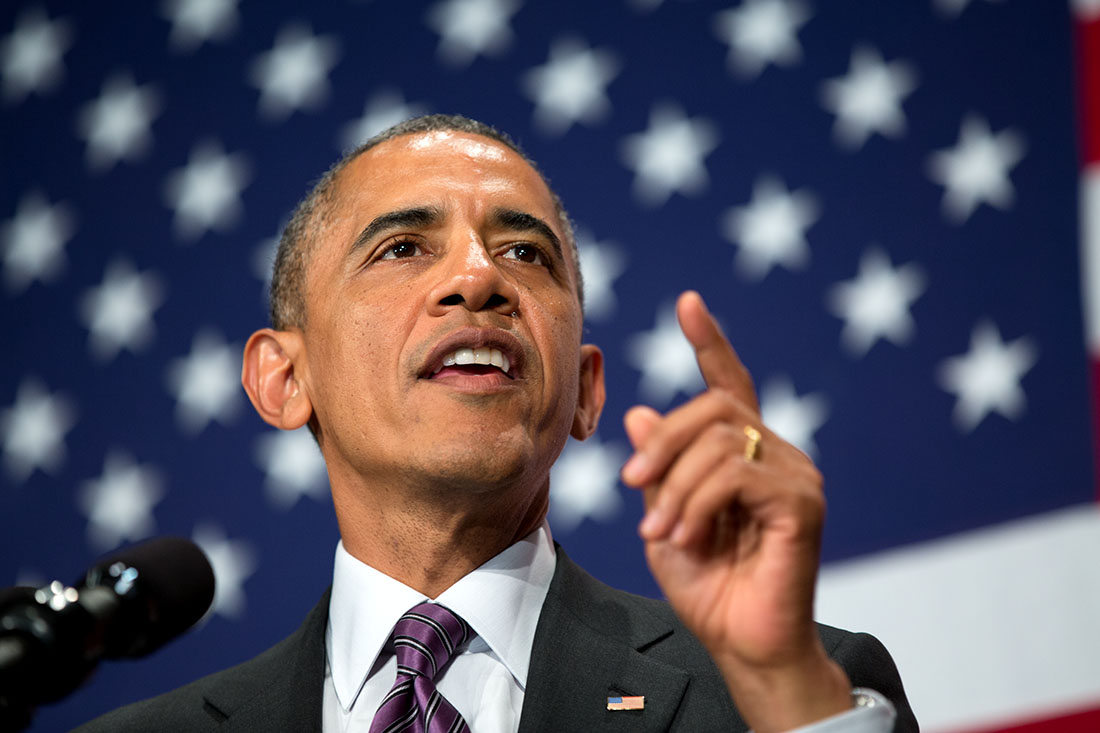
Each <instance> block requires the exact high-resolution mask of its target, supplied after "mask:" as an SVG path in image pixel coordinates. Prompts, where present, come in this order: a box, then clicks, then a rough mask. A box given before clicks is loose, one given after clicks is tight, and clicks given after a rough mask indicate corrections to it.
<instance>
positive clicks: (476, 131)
mask: <svg viewBox="0 0 1100 733" xmlns="http://www.w3.org/2000/svg"><path fill="white" fill-rule="evenodd" d="M440 130H449V131H454V132H465V133H469V134H472V135H480V136H482V137H487V138H489V139H490V140H495V141H496V142H498V143H500V144H501V145H504V146H505V147H507V148H509V149H510V150H512V151H514V152H515V153H516V154H517V155H519V156H520V157H521V158H523V159H524V160H525V161H527V163H528V164H530V166H531V167H532V168H534V169H535V172H536V173H538V174H539V176H540V177H541V178H542V180H543V182H544V183H545V184H546V188H547V189H549V191H550V196H551V197H552V198H553V201H554V208H555V209H556V210H557V214H558V220H559V223H560V224H561V228H562V230H563V231H564V233H565V239H566V242H567V246H568V249H569V252H570V255H571V259H572V263H573V270H574V273H575V274H576V276H577V299H578V301H579V302H580V305H581V310H582V312H583V310H584V283H583V281H582V280H581V266H580V255H579V254H578V253H577V242H576V237H575V235H574V233H573V225H572V223H571V222H570V221H569V214H568V213H566V211H565V207H564V206H563V205H562V203H561V199H560V198H559V197H558V195H557V193H555V192H554V189H553V188H551V187H550V182H549V181H547V180H546V176H544V175H543V174H542V172H541V171H540V170H539V168H538V166H537V165H535V162H534V161H533V160H531V159H530V158H529V157H527V154H526V153H524V152H523V150H521V149H520V147H519V146H518V145H517V144H516V143H515V142H513V141H512V139H511V138H510V137H508V136H507V135H506V134H504V133H503V132H500V131H499V130H497V129H496V128H494V127H491V126H490V125H486V124H485V123H483V122H478V121H477V120H471V119H469V118H468V117H462V116H461V115H442V114H435V115H425V116H423V117H414V118H412V119H409V120H405V121H404V122H400V123H398V124H396V125H394V126H393V127H390V128H388V129H386V130H384V131H382V132H380V133H379V134H377V135H375V136H374V137H372V138H371V139H370V140H367V141H366V142H365V143H363V144H362V145H360V146H359V147H357V148H355V149H353V150H351V151H349V152H347V153H345V154H344V156H343V157H341V158H340V160H338V161H337V162H336V164H335V165H333V166H332V167H331V168H329V169H328V171H327V172H326V173H325V174H324V175H323V176H322V177H321V179H320V180H319V181H318V182H317V185H315V186H314V187H313V190H311V191H310V192H309V194H308V195H306V197H305V198H304V199H302V200H301V202H299V203H298V206H297V207H295V209H294V213H293V214H292V215H291V217H290V221H289V222H288V223H287V225H286V228H285V229H283V235H282V238H281V239H280V240H279V249H278V251H277V252H276V254H275V265H274V268H273V270H272V274H271V291H270V300H271V325H272V326H274V327H275V328H276V329H278V330H280V331H283V330H286V329H288V328H291V327H298V328H304V327H305V324H306V303H305V289H306V288H305V285H306V267H307V265H308V263H309V257H310V253H311V252H312V250H313V247H314V245H315V244H316V242H317V239H318V238H319V237H320V234H321V232H322V230H323V229H324V225H325V221H326V219H328V217H329V216H330V215H331V214H332V212H333V211H334V208H335V206H336V203H337V201H336V179H337V177H338V176H339V175H340V173H341V171H343V170H344V168H346V167H347V165H348V164H349V163H351V161H353V160H355V159H356V158H357V157H359V155H361V154H362V153H364V152H366V151H368V150H370V149H371V148H373V147H375V146H376V145H380V144H381V143H384V142H386V141H387V140H392V139H393V138H395V137H400V136H402V135H413V134H416V133H421V132H436V131H440Z"/></svg>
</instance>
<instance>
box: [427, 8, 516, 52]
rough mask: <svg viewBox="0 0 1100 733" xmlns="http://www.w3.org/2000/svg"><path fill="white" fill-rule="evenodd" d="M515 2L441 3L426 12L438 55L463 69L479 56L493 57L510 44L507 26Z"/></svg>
mask: <svg viewBox="0 0 1100 733" xmlns="http://www.w3.org/2000/svg"><path fill="white" fill-rule="evenodd" d="M519 6H520V3H519V1H518V0H441V1H440V2H438V3H436V4H435V5H433V6H432V7H431V8H429V9H428V16H427V22H428V26H429V27H431V29H432V30H434V31H435V32H436V33H438V34H439V35H440V39H439V55H440V57H442V58H443V60H444V61H446V62H448V63H450V64H453V65H455V66H466V65H468V64H469V63H470V62H471V61H473V60H474V59H475V58H477V57H478V55H479V54H481V55H496V54H499V53H501V52H503V51H504V50H505V49H506V48H508V45H509V44H510V43H511V42H512V28H511V26H510V25H509V23H510V22H511V20H512V16H513V15H515V14H516V12H517V11H519Z"/></svg>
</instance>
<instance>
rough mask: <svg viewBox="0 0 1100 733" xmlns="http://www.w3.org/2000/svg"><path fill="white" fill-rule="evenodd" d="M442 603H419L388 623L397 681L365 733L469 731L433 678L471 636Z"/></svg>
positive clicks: (459, 619) (448, 732)
mask: <svg viewBox="0 0 1100 733" xmlns="http://www.w3.org/2000/svg"><path fill="white" fill-rule="evenodd" d="M474 635H475V634H474V631H473V630H472V629H470V627H469V625H468V624H467V623H466V622H465V621H463V620H462V619H461V618H459V617H458V616H457V615H455V614H454V613H453V612H452V611H451V609H449V608H447V607H446V606H440V605H439V604H438V603H428V602H424V603H420V604H418V605H416V606H413V607H412V608H410V609H409V610H408V611H407V612H406V613H405V615H404V616H402V617H401V618H400V619H398V621H397V624H396V625H395V626H394V627H393V647H394V655H395V656H396V657H397V680H396V681H395V682H394V685H393V688H392V689H391V690H390V692H389V694H388V695H386V697H385V698H384V699H383V700H382V704H381V705H380V706H379V707H378V712H377V713H375V715H374V720H373V721H372V722H371V727H370V733H401V732H403V731H407V732H408V733H469V728H468V727H467V725H466V721H465V720H463V719H462V715H460V714H459V712H458V711H457V710H455V708H454V706H453V705H451V703H450V702H448V701H447V699H446V698H444V697H443V696H442V695H440V694H439V690H437V689H435V678H436V676H437V675H438V674H439V672H440V670H442V669H443V668H444V667H445V666H447V662H449V661H450V659H451V655H453V654H454V652H455V650H456V649H458V647H460V646H462V644H463V643H465V642H466V640H467V639H470V638H472V637H473V636H474Z"/></svg>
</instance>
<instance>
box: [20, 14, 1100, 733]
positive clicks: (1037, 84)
mask: <svg viewBox="0 0 1100 733" xmlns="http://www.w3.org/2000/svg"><path fill="white" fill-rule="evenodd" d="M424 112H458V113H462V114H466V115H469V116H472V117H476V118H478V119H482V120H484V121H487V122H489V123H492V124H494V125H496V126H498V127H500V128H502V129H504V130H505V131H507V132H509V133H510V134H512V135H513V136H514V137H515V138H516V139H517V140H518V141H519V142H520V144H521V145H522V146H523V147H524V148H525V149H526V150H527V151H528V152H529V153H530V154H531V156H532V157H534V159H535V160H537V161H539V162H540V164H541V166H542V167H543V169H544V171H545V173H546V174H547V176H548V177H549V178H550V180H551V182H552V184H553V185H554V187H555V188H556V189H557V191H558V192H559V193H560V194H561V196H562V197H563V199H564V201H565V203H566V206H567V207H568V208H569V210H570V212H571V214H572V216H573V218H574V219H575V221H576V223H577V227H578V232H579V240H580V247H581V257H582V260H583V266H584V269H585V273H586V278H587V281H588V295H587V297H588V338H589V340H591V341H594V342H596V343H598V344H600V345H601V346H602V347H603V348H604V351H605V354H606V356H607V367H608V384H609V401H608V405H607V409H606V411H605V415H604V421H603V423H602V426H601V428H600V430H599V433H598V435H597V436H596V437H594V438H593V439H592V440H590V441H588V442H586V443H583V444H576V443H571V444H570V445H568V446H567V447H566V450H565V453H564V454H563V456H562V458H561V459H560V460H559V462H558V464H557V465H556V467H555V472H554V475H553V489H552V505H551V525H552V527H553V531H554V535H555V538H556V539H557V540H559V541H560V542H561V543H562V544H563V546H564V547H565V548H566V549H567V550H568V551H569V553H570V554H571V555H572V556H573V557H574V558H575V559H577V560H578V561H579V562H580V563H581V564H582V565H584V566H585V567H586V568H588V569H589V570H590V571H591V572H592V573H593V574H595V575H596V576H598V577H600V578H601V579H603V580H605V581H607V582H609V583H611V584H613V585H616V586H619V587H623V588H626V589H629V590H634V591H636V592H641V593H645V594H648V595H657V594H658V593H659V591H658V589H657V587H656V585H655V584H654V582H653V581H652V579H651V578H650V576H649V574H648V571H647V570H646V568H645V564H644V560H643V557H642V552H641V545H640V541H639V540H638V538H637V536H636V532H635V527H636V525H637V522H638V521H639V519H640V517H641V508H640V503H639V499H638V497H637V496H636V495H634V494H632V493H631V492H628V491H627V490H625V489H624V488H622V487H621V486H620V485H619V484H618V482H617V472H618V469H619V467H620V466H621V464H622V462H623V461H624V460H625V458H626V456H627V441H626V438H625V435H624V433H623V430H622V428H621V416H622V414H623V412H624V411H625V410H626V409H627V408H628V407H629V406H631V405H632V404H635V403H636V402H645V403H648V404H651V405H653V406H655V407H657V408H658V409H662V410H663V409H667V408H669V407H671V406H674V405H676V404H680V403H682V402H683V401H684V400H685V399H687V398H688V396H690V395H691V394H693V393H694V392H695V391H696V390H697V389H698V388H699V387H700V385H701V381H700V378H699V375H698V373H697V370H696V368H695V365H694V362H693V359H692V358H691V353H690V350H689V349H688V347H687V345H686V342H685V341H683V339H682V337H681V336H680V335H679V334H678V331H677V329H676V327H675V322H674V318H673V316H672V314H671V305H672V302H673V299H674V297H675V295H676V294H677V293H678V292H680V291H681V290H683V289H686V288H696V289H698V290H700V291H701V292H702V293H703V295H704V296H705V297H706V299H707V301H708V303H709V304H710V306H711V308H712V309H713V310H714V311H715V312H716V313H718V314H719V316H720V318H721V319H722V321H723V323H724V325H725V328H726V331H727V333H728V334H729V336H730V338H731V340H732V342H733V344H734V346H735V347H736V348H737V349H738V350H739V352H740V354H741V355H742V357H743V359H744V360H745V361H746V363H747V365H748V366H749V368H750V369H751V370H752V371H753V373H754V375H755V377H756V380H757V385H758V388H759V391H760V395H761V402H762V407H763V412H764V418H765V421H766V422H767V423H768V424H769V425H770V426H771V427H772V428H773V429H775V430H776V431H777V432H779V433H780V434H782V435H784V436H785V437H787V438H788V439H789V440H791V441H792V442H794V443H796V444H797V445H799V446H800V447H801V448H803V449H804V450H805V451H807V452H808V453H809V454H810V455H812V456H813V457H814V459H815V460H816V461H817V463H818V465H819V466H820V468H821V470H822V472H823V473H824V475H825V477H826V490H827V494H828V498H829V519H828V525H827V529H826V536H825V551H824V556H825V567H824V569H823V571H822V580H821V584H820V589H819V597H818V616H819V618H820V619H821V620H822V621H824V622H827V623H832V624H835V625H840V626H846V627H850V628H859V629H865V630H868V631H871V632H873V633H875V634H877V635H878V636H879V637H880V638H882V639H883V641H884V642H885V643H886V644H887V646H888V647H890V648H891V650H892V651H893V653H894V655H895V657H896V659H897V661H898V664H899V666H900V668H901V671H902V675H903V678H904V679H905V682H906V685H907V688H908V690H909V694H910V697H911V700H912V702H913V706H914V708H915V709H916V711H917V714H918V716H919V717H920V719H921V720H922V723H923V725H924V727H925V728H926V729H927V730H932V731H959V730H1002V729H1014V728H1015V727H1019V726H1026V729H1027V730H1100V512H1098V511H1097V504H1096V502H1097V499H1098V492H1097V483H1096V478H1095V469H1094V461H1095V458H1096V455H1097V446H1098V445H1100V443H1098V442H1097V439H1096V438H1095V437H1093V436H1095V435H1096V433H1095V431H1094V430H1093V427H1092V416H1093V415H1094V414H1095V413H1096V410H1095V408H1094V407H1093V406H1094V405H1096V404H1098V403H1097V402H1096V397H1095V394H1096V392H1097V390H1096V389H1095V385H1100V367H1097V363H1098V362H1097V361H1096V360H1097V359H1100V289H1097V288H1100V167H1098V166H1100V2H1097V1H1096V0H1080V1H1078V2H1071V3H1066V2H1063V1H1061V0H1002V1H999V2H998V1H996V0H902V1H898V2H875V1H874V0H733V1H730V0H725V1H721V2H719V1H717V0H589V1H588V2H580V1H576V2H566V1H564V0H558V1H556V2H542V1H540V0H426V1H424V2H420V1H415V0H406V1H398V0H364V1H359V2H355V1H351V0H349V1H346V2H315V3H309V4H305V3H302V4H299V3H293V2H288V1H280V2H275V1H270V2H257V1H252V2H241V1H240V0H158V2H156V3H153V2H145V1H144V0H120V1H119V2H113V3H78V2H63V1H62V0H30V1H27V0H7V2H5V3H4V4H3V8H2V9H0V126H2V134H0V304H2V308H3V311H2V312H3V316H4V317H3V320H2V323H3V326H4V342H5V343H7V344H8V347H7V353H8V356H7V357H6V358H5V359H4V360H3V362H2V364H0V450H2V457H0V585H13V584H17V583H19V584H38V583H41V582H43V581H47V580H50V579H53V578H61V579H64V580H72V579H73V578H75V577H76V576H77V575H78V574H79V573H80V572H81V571H82V570H83V569H84V568H85V567H86V566H87V565H88V564H89V563H90V562H91V561H92V560H93V559H94V558H95V557H96V556H97V555H99V554H101V553H103V552H106V551H109V550H112V549H115V548H116V547H118V546H120V545H123V544H126V543H129V542H133V541H136V540H139V539H142V538H145V537H149V536H153V535H160V534H178V535H183V536H187V537H191V538H193V539H195V540H196V541H197V542H198V543H199V544H200V545H201V546H203V547H204V549H205V550H206V551H207V553H208V554H209V556H210V558H211V560H212V563H213V565H214V567H215V571H216V575H217V582H218V589H217V595H216V598H215V602H214V606H213V610H212V612H211V613H210V614H209V615H208V617H207V619H206V620H205V622H204V623H203V624H202V625H201V627H200V628H199V629H198V630H197V631H195V632H192V633H190V634H188V635H187V636H185V637H184V638H182V639H180V640H179V641H177V642H175V643H173V644H171V645H170V646H168V647H166V648H165V649H163V650H162V651H161V652H159V653H157V654H156V655H154V656H153V657H151V658H149V659H146V660H141V661H135V662H117V663H110V664H105V665H103V666H102V667H101V668H100V670H99V672H98V673H97V675H96V676H95V677H94V678H93V679H92V680H91V682H90V683H89V684H87V685H86V686H85V687H84V688H82V689H81V690H80V691H78V692H77V693H75V694H74V695H72V696H71V697H70V698H69V699H67V700H66V701H64V702H62V703H60V704H57V705H54V706H50V707H46V708H43V709H41V710H40V711H39V714H38V716H37V719H36V724H35V727H34V730H43V731H45V730H59V729H65V728H68V727H71V726H73V725H75V724H77V723H79V722H82V721H84V720H86V719H88V718H90V717H92V716H94V715H96V714H99V713H101V712H104V711H105V710H107V709H110V708H113V707H115V706H117V705H120V704H123V703H126V702H130V701H133V700H136V699H139V698H142V697H146V696H149V695H152V694H155V693H158V692H161V691H165V690H167V689H169V688H172V687H175V686H178V685H180V684H182V683H184V682H186V681H189V680H191V679H194V678H196V677H198V676H200V675H202V674H204V673H207V672H211V671H214V670H216V669H221V668H224V667H226V666H229V665H231V664H234V663H237V662H239V661H242V660H244V659H246V658H248V657H250V656H252V655H254V654H256V653H258V652H259V651H261V650H263V649H265V648H266V647H267V646H269V645H271V644H272V643H274V642H275V641H277V640H278V639H280V638H282V637H283V636H284V635H286V634H287V633H289V632H290V631H291V630H293V629H294V628H295V627H296V626H297V624H298V622H299V620H300V619H301V618H302V617H303V616H304V614H305V613H306V611H307V610H308V609H309V608H310V607H311V606H312V605H313V604H314V603H315V602H316V599H317V597H318V596H319V595H320V593H321V592H322V590H323V589H324V588H325V587H326V585H327V584H328V583H329V580H330V574H331V562H332V555H333V551H334V548H335V544H336V541H337V532H336V526H335V521H334V517H333V514H332V505H331V501H330V499H329V498H328V496H327V485H326V479H325V473H324V465H323V462H322V461H321V458H320V455H319V453H318V452H317V450H316V448H315V446H314V444H313V443H312V441H311V439H310V437H309V436H308V434H305V433H303V432H296V433H287V434H279V433H277V432H274V431H272V430H271V429H269V428H267V427H266V426H265V425H264V424H263V423H262V422H261V421H260V419H259V418H258V417H256V416H255V414H254V413H253V412H252V410H251V408H250V407H249V405H248V403H247V399H246V398H245V396H244V393H243V390H241V388H240V385H239V369H240V353H241V347H242V346H243V344H244V341H245V340H246V338H247V337H248V335H249V333H250V332H251V331H252V330H254V329H255V328H258V327H261V326H264V325H266V303H265V282H266V278H267V276H268V270H269V266H270V260H271V256H272V252H273V245H274V242H275V238H276V236H277V234H278V232H279V229H280V226H281V225H282V223H283V222H284V221H285V219H286V217H287V215H288V214H289V212H290V210H291V209H292V207H293V206H294V204H295V203H296V201H297V200H298V199H299V198H300V197H301V196H302V195H303V194H304V193H305V191H306V190H307V188H308V186H309V185H310V183H311V182H312V181H313V180H315V179H316V178H317V177H318V176H319V175H320V173H321V172H322V171H323V170H324V169H326V168H327V166H328V165H329V164H330V163H331V162H332V161H333V160H334V159H335V158H336V157H338V155H339V154H340V152H341V151H342V150H344V149H346V148H348V147H349V146H352V145H354V144H355V143H356V142H358V141H360V140H363V139H365V138H366V137H367V136H369V135H371V134H373V133H374V132H377V131H378V130H380V129H381V128H383V127H385V126H387V125H389V124H392V123H394V122H396V121H398V120H400V119H402V118H404V117H407V116H410V115H414V114H419V113H424ZM1090 288H1092V289H1090ZM1094 289H1097V290H1096V291H1095V292H1094ZM1090 348H1091V350H1092V354H1093V357H1092V358H1093V361H1090V356H1089V354H1090ZM364 420H370V416H369V415H365V416H364ZM440 429H441V430H445V429H446V426H440ZM1074 725H1076V726H1078V727H1077V728H1073V727H1072V726H1074Z"/></svg>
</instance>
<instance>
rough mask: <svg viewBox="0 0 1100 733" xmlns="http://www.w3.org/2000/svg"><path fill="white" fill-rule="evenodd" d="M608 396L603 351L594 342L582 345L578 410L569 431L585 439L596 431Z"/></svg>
mask: <svg viewBox="0 0 1100 733" xmlns="http://www.w3.org/2000/svg"><path fill="white" fill-rule="evenodd" d="M606 397H607V393H606V392H605V391H604V384H603V352H602V351H600V348H599V347H598V346H594V345H593V344H582V345H581V363H580V389H579V390H578V391H577V411H576V412H574V413H573V427H572V429H571V430H570V431H569V434H570V435H572V436H573V437H574V438H576V439H577V440H585V439H586V438H588V436H590V435H592V433H594V432H596V426H597V425H598V424H599V422H600V413H601V412H603V403H604V400H605V399H606Z"/></svg>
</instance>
